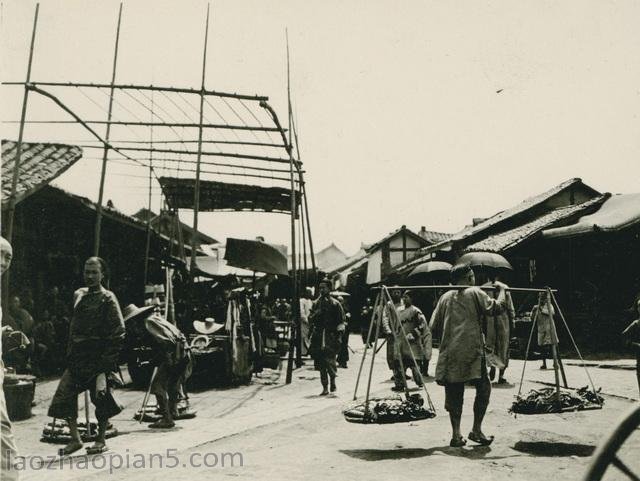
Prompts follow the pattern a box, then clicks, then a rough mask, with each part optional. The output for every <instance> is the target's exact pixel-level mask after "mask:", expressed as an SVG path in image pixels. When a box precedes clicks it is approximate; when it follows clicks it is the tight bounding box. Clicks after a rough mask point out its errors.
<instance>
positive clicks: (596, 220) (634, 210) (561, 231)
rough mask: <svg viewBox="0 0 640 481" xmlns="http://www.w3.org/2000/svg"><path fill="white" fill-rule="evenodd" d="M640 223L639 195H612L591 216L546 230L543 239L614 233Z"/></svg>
mask: <svg viewBox="0 0 640 481" xmlns="http://www.w3.org/2000/svg"><path fill="white" fill-rule="evenodd" d="M638 223H640V194H620V195H612V196H611V197H610V198H609V199H607V201H606V202H605V203H604V204H602V206H601V207H600V209H599V210H597V211H596V212H594V213H593V214H589V215H585V216H583V217H581V218H580V219H579V220H578V222H576V223H575V224H572V225H568V226H565V227H556V228H555V229H547V230H545V231H543V233H542V235H543V236H544V237H545V238H550V239H553V238H560V237H573V236H578V235H583V234H588V233H590V232H597V231H604V232H615V231H619V230H622V229H625V228H627V227H631V226H632V225H635V224H638Z"/></svg>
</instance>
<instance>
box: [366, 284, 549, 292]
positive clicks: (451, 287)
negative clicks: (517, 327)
mask: <svg viewBox="0 0 640 481" xmlns="http://www.w3.org/2000/svg"><path fill="white" fill-rule="evenodd" d="M470 287H478V288H480V289H482V290H483V291H494V290H497V289H498V288H497V287H496V286H461V285H457V284H456V285H453V284H442V285H432V286H393V288H394V289H401V290H407V291H415V290H435V289H443V290H464V289H468V288H470ZM383 288H384V287H383V286H374V287H372V288H371V289H372V290H379V289H383ZM504 290H505V291H510V292H547V289H538V288H533V287H531V288H529V287H505V289H504ZM551 292H558V291H557V290H556V289H551Z"/></svg>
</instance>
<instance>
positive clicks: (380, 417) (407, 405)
mask: <svg viewBox="0 0 640 481" xmlns="http://www.w3.org/2000/svg"><path fill="white" fill-rule="evenodd" d="M368 406H369V409H368V410H366V409H365V404H364V403H360V404H356V405H351V406H349V407H348V408H346V409H345V410H344V411H343V412H342V414H343V415H344V418H345V419H346V420H347V421H348V422H351V423H362V424H391V423H405V422H410V421H418V420H420V419H430V418H433V417H435V415H436V414H435V412H433V411H431V410H430V409H428V408H425V407H424V399H422V396H420V395H419V394H413V395H411V396H409V398H408V399H406V400H403V399H402V398H400V396H396V397H393V398H372V399H370V400H369V403H368Z"/></svg>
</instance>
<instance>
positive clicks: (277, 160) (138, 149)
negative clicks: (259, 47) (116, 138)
mask: <svg viewBox="0 0 640 481" xmlns="http://www.w3.org/2000/svg"><path fill="white" fill-rule="evenodd" d="M203 98H204V97H203ZM108 125H109V126H110V125H112V124H108ZM154 125H155V122H154V123H149V125H148V126H149V127H153V126H154ZM107 141H108V139H107ZM84 147H85V148H89V149H95V148H98V147H97V146H95V145H85V146H84ZM201 147H202V144H199V145H198V149H199V150H187V149H185V150H181V149H158V148H153V147H123V146H121V145H119V146H118V150H122V151H125V152H156V153H159V154H183V155H199V156H208V157H229V158H232V159H246V160H263V161H265V162H275V163H280V164H285V163H286V164H288V163H289V160H288V159H283V158H280V157H269V156H265V155H250V154H238V153H235V152H212V151H203V150H201ZM246 168H248V167H246Z"/></svg>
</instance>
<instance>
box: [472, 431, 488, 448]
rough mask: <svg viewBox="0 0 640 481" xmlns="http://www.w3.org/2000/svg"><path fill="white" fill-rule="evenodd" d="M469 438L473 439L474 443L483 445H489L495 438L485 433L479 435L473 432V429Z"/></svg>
mask: <svg viewBox="0 0 640 481" xmlns="http://www.w3.org/2000/svg"><path fill="white" fill-rule="evenodd" d="M468 438H469V439H471V441H473V442H474V443H478V444H479V445H481V446H489V445H490V444H491V443H492V442H493V439H494V437H493V436H489V437H486V436H484V435H483V436H482V437H480V436H477V435H476V434H474V433H473V431H472V432H470V433H469V436H468Z"/></svg>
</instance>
